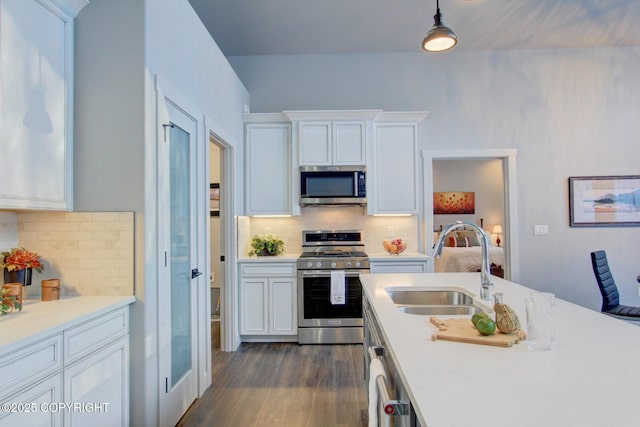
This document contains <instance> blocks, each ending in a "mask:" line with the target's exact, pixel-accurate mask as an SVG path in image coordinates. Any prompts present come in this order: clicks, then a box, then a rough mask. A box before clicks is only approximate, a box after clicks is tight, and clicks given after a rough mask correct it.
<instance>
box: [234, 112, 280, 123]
mask: <svg viewBox="0 0 640 427" xmlns="http://www.w3.org/2000/svg"><path fill="white" fill-rule="evenodd" d="M242 117H243V118H244V122H245V123H288V122H290V119H289V117H287V116H286V115H285V114H283V113H244V114H243V115H242Z"/></svg>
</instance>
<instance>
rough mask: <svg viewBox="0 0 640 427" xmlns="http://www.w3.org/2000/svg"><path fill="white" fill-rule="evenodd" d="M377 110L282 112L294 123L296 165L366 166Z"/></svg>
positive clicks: (378, 111)
mask: <svg viewBox="0 0 640 427" xmlns="http://www.w3.org/2000/svg"><path fill="white" fill-rule="evenodd" d="M379 113H380V110H354V111H334V110H332V111H284V114H285V115H286V116H287V117H288V118H289V119H290V120H291V122H292V123H293V129H294V130H295V132H294V146H295V147H297V153H298V156H297V164H296V166H338V165H360V166H361V165H365V164H366V161H367V141H368V140H369V139H370V134H371V123H372V121H373V120H374V119H375V117H376V116H377V115H378V114H379Z"/></svg>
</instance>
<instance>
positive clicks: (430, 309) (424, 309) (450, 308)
mask: <svg viewBox="0 0 640 427" xmlns="http://www.w3.org/2000/svg"><path fill="white" fill-rule="evenodd" d="M398 310H400V311H401V312H403V313H407V314H421V315H423V316H424V315H426V316H442V315H444V316H457V315H474V314H476V313H481V312H483V311H485V310H483V309H482V308H480V307H478V306H475V305H400V306H398Z"/></svg>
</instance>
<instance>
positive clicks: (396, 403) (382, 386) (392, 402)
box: [368, 347, 411, 417]
mask: <svg viewBox="0 0 640 427" xmlns="http://www.w3.org/2000/svg"><path fill="white" fill-rule="evenodd" d="M368 351H369V357H370V358H371V360H373V359H377V358H378V357H379V356H384V347H369V349H368ZM376 388H377V390H378V402H381V403H382V410H383V412H384V413H385V414H386V415H388V416H398V417H402V416H406V415H409V413H410V412H411V409H410V405H409V402H408V401H407V400H397V399H391V398H390V397H389V391H388V388H387V380H386V379H385V377H384V376H382V375H378V377H377V378H376Z"/></svg>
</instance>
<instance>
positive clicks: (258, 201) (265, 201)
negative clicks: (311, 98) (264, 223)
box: [245, 115, 292, 215]
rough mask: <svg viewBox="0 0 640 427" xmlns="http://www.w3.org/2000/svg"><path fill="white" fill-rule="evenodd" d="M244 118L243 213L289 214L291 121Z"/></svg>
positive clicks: (290, 194) (290, 202) (290, 192)
mask: <svg viewBox="0 0 640 427" xmlns="http://www.w3.org/2000/svg"><path fill="white" fill-rule="evenodd" d="M252 116H254V118H255V115H252ZM245 121H246V122H247V124H246V129H245V130H246V135H245V143H246V144H245V163H246V164H245V212H246V215H290V214H291V208H292V184H291V125H290V124H289V123H277V122H257V123H250V122H248V121H247V119H246V118H245Z"/></svg>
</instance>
